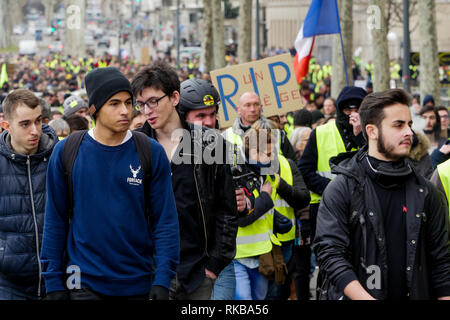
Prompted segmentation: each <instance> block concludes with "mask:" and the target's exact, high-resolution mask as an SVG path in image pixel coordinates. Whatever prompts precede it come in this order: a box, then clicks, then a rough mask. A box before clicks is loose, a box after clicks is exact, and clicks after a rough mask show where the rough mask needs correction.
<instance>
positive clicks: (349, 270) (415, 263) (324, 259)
mask: <svg viewBox="0 0 450 320" xmlns="http://www.w3.org/2000/svg"><path fill="white" fill-rule="evenodd" d="M366 156H367V147H364V148H363V149H361V150H359V151H358V152H353V153H346V154H341V155H340V156H339V157H335V158H332V160H331V164H332V172H333V173H335V174H338V176H337V177H336V178H335V179H334V180H333V181H332V182H331V183H330V184H329V185H328V187H327V188H326V190H325V192H324V194H323V198H322V201H321V204H320V207H319V213H318V217H317V232H316V238H315V241H314V250H315V253H316V256H317V261H318V264H319V268H320V270H321V272H323V277H324V282H323V287H326V285H325V284H326V283H327V282H328V283H329V284H330V287H329V290H328V298H329V299H338V298H339V297H341V296H342V295H343V290H344V288H345V287H346V286H347V285H348V284H349V283H350V282H351V281H353V280H358V281H359V282H360V283H361V285H362V286H363V287H364V289H365V290H367V291H368V293H369V294H370V295H372V296H373V297H374V298H376V299H385V297H387V290H388V288H387V287H386V286H387V282H388V281H387V272H386V268H387V255H386V245H385V233H384V228H383V222H382V213H381V212H380V204H379V200H378V199H377V194H376V193H375V191H374V182H373V181H372V180H371V179H370V178H369V177H368V176H367V174H366V172H365V171H364V169H363V168H362V165H361V161H363V160H364V159H365V157H366ZM405 184H406V207H407V208H408V209H407V213H406V214H407V217H406V237H407V244H406V246H407V248H406V259H407V261H406V265H407V266H408V267H407V270H405V273H406V281H407V287H408V295H409V298H410V299H435V298H438V297H442V296H449V295H450V251H449V250H450V247H449V242H448V233H447V224H448V217H447V214H448V212H447V211H446V207H445V204H444V203H443V201H442V199H441V198H440V195H439V193H438V192H437V190H436V188H435V187H434V186H433V185H432V184H431V183H430V182H429V181H427V180H426V179H425V178H423V177H421V176H420V175H418V174H417V173H416V172H415V171H414V173H413V174H412V175H411V176H410V177H409V178H408V179H407V180H406V182H405ZM363 265H364V266H365V267H367V268H369V267H370V266H377V267H379V268H380V270H381V274H382V277H381V289H376V288H368V283H370V279H369V278H370V276H371V275H372V273H371V272H368V270H367V271H366V269H365V267H363ZM368 280H369V281H368Z"/></svg>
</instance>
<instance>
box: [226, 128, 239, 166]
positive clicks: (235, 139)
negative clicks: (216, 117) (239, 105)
mask: <svg viewBox="0 0 450 320" xmlns="http://www.w3.org/2000/svg"><path fill="white" fill-rule="evenodd" d="M223 137H224V138H225V140H227V141H228V142H229V143H231V144H232V145H233V153H232V154H229V155H228V156H232V157H233V158H232V159H230V160H231V161H227V162H228V163H232V164H233V166H235V165H236V164H237V158H238V153H239V152H238V149H239V147H240V146H242V143H243V142H242V138H241V136H240V135H238V134H237V133H234V131H233V127H230V128H228V129H227V130H225V131H224V133H223Z"/></svg>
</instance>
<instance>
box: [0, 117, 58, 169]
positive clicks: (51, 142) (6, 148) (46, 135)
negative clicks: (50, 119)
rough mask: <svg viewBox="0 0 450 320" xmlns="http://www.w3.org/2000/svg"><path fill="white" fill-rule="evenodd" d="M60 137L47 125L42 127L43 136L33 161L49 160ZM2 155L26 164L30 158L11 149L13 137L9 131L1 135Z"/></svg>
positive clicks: (33, 155)
mask: <svg viewBox="0 0 450 320" xmlns="http://www.w3.org/2000/svg"><path fill="white" fill-rule="evenodd" d="M58 141H59V140H58V137H57V135H56V133H55V131H54V130H53V129H52V127H50V126H49V125H47V124H43V125H42V134H41V138H40V140H39V146H38V150H37V152H36V153H35V154H32V155H31V156H30V159H31V161H34V160H37V161H40V160H41V159H44V158H46V159H48V158H49V157H50V155H51V153H52V151H53V148H54V146H55V145H56V143H58ZM0 154H2V155H3V156H5V157H7V158H8V159H11V160H13V161H19V162H24V161H26V160H27V158H28V156H26V155H23V154H20V153H17V152H15V151H14V150H13V149H12V147H11V136H10V134H9V132H8V131H6V130H5V131H3V132H2V134H1V135H0Z"/></svg>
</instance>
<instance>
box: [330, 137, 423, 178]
mask: <svg viewBox="0 0 450 320" xmlns="http://www.w3.org/2000/svg"><path fill="white" fill-rule="evenodd" d="M368 153H369V147H368V145H367V144H366V145H364V146H363V147H362V148H361V149H359V150H357V151H351V152H343V153H340V154H339V155H337V156H335V157H332V158H331V159H330V168H331V173H333V174H344V175H346V176H348V177H351V178H354V179H355V180H357V181H359V182H362V177H363V176H365V175H366V174H365V172H364V168H363V167H362V166H361V161H363V160H364V159H365V158H366V157H367V156H368ZM405 161H406V162H407V164H408V165H409V167H410V168H411V170H412V171H413V174H414V175H415V176H416V177H417V172H416V170H415V168H414V166H412V165H411V163H410V161H409V159H405Z"/></svg>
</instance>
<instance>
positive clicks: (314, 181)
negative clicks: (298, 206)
mask: <svg viewBox="0 0 450 320" xmlns="http://www.w3.org/2000/svg"><path fill="white" fill-rule="evenodd" d="M338 130H339V132H340V133H341V129H340V128H339V127H338ZM341 136H343V135H342V133H341ZM353 140H354V141H355V142H353V143H347V144H346V149H347V151H350V150H351V149H352V147H358V148H361V147H362V146H363V145H364V144H365V143H366V141H365V140H364V137H363V135H362V133H360V134H358V135H357V136H356V137H354V139H353ZM318 158H319V155H318V152H317V137H316V129H314V130H313V131H311V135H310V137H309V139H308V142H307V144H306V146H305V150H304V151H303V154H302V157H301V158H300V160H299V162H298V168H299V169H300V172H301V173H302V176H303V179H304V180H305V183H306V186H307V187H308V189H309V190H311V191H312V192H314V193H317V194H318V195H320V196H321V195H322V193H323V191H324V190H325V188H326V187H327V185H328V184H329V183H330V181H331V180H330V179H328V178H325V177H322V176H321V175H319V174H318V173H317V163H318Z"/></svg>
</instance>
